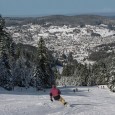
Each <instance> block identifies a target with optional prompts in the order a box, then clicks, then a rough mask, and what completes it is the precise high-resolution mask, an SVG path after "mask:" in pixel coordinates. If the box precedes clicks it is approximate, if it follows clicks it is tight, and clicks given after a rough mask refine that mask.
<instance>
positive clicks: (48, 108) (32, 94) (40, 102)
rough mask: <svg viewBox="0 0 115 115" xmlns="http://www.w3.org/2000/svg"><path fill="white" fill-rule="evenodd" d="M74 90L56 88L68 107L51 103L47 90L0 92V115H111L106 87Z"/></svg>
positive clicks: (112, 102)
mask: <svg viewBox="0 0 115 115" xmlns="http://www.w3.org/2000/svg"><path fill="white" fill-rule="evenodd" d="M74 88H76V87H72V86H71V87H69V86H67V87H66V88H64V87H59V89H60V90H61V92H62V97H63V98H64V99H65V100H66V101H67V102H68V103H69V104H70V105H71V107H64V106H63V105H62V104H61V103H60V102H58V101H53V102H51V101H50V100H49V89H47V90H46V92H43V91H39V92H36V91H35V89H33V88H30V89H28V90H26V89H21V88H15V89H14V91H5V90H4V89H2V88H0V115H115V109H114V108H115V94H114V93H112V92H110V91H109V89H108V88H107V87H105V88H104V89H101V86H100V88H98V87H96V86H95V87H77V88H78V92H75V93H74V92H73V89H74ZM88 89H89V91H88Z"/></svg>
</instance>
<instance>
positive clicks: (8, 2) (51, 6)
mask: <svg viewBox="0 0 115 115" xmlns="http://www.w3.org/2000/svg"><path fill="white" fill-rule="evenodd" d="M103 12H115V0H0V14H2V15H3V16H43V15H53V14H65V15H71V14H85V13H103Z"/></svg>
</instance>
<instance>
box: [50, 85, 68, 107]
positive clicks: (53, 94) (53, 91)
mask: <svg viewBox="0 0 115 115" xmlns="http://www.w3.org/2000/svg"><path fill="white" fill-rule="evenodd" d="M60 94H61V91H60V90H59V89H58V88H56V86H55V85H52V89H51V90H50V100H51V101H52V102H53V99H52V97H53V98H54V100H56V101H60V102H61V103H62V104H63V105H65V106H66V105H67V102H65V100H64V99H63V98H62V97H61V96H60Z"/></svg>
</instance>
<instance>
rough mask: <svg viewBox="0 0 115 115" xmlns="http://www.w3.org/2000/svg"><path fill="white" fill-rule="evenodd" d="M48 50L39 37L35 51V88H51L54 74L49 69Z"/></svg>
mask: <svg viewBox="0 0 115 115" xmlns="http://www.w3.org/2000/svg"><path fill="white" fill-rule="evenodd" d="M49 56H50V55H49V52H48V49H47V48H46V46H45V42H44V40H43V38H42V37H41V38H40V40H39V43H38V50H37V66H36V68H35V73H34V79H35V80H36V87H51V84H52V83H53V82H55V79H54V74H53V71H52V69H51V61H50V58H51V57H49Z"/></svg>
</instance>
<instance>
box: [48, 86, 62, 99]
mask: <svg viewBox="0 0 115 115" xmlns="http://www.w3.org/2000/svg"><path fill="white" fill-rule="evenodd" d="M60 94H61V91H60V90H59V89H57V88H56V87H53V88H52V89H51V90H50V96H53V97H56V96H58V95H60Z"/></svg>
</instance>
